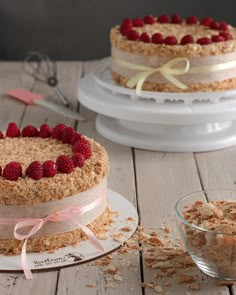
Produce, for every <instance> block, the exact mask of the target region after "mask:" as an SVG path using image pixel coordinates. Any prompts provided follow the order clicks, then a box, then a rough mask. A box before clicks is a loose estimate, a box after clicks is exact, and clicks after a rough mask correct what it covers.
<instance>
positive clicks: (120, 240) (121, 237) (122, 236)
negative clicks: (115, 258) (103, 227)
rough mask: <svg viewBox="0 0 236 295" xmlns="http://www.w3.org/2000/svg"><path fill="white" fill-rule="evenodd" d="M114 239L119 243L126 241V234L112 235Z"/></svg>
mask: <svg viewBox="0 0 236 295" xmlns="http://www.w3.org/2000/svg"><path fill="white" fill-rule="evenodd" d="M112 237H113V240H114V241H116V242H119V243H124V241H125V236H124V234H113V235H112Z"/></svg>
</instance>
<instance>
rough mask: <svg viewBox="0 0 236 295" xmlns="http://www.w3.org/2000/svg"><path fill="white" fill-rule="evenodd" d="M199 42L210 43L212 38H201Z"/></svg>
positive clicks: (202, 43)
mask: <svg viewBox="0 0 236 295" xmlns="http://www.w3.org/2000/svg"><path fill="white" fill-rule="evenodd" d="M197 43H198V44H200V45H208V44H210V43H211V38H208V37H202V38H199V39H198V40H197Z"/></svg>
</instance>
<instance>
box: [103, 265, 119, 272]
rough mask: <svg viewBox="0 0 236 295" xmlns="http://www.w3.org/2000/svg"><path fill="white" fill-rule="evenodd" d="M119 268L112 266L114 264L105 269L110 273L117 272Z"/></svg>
mask: <svg viewBox="0 0 236 295" xmlns="http://www.w3.org/2000/svg"><path fill="white" fill-rule="evenodd" d="M118 270H119V268H118V267H117V266H114V265H110V266H109V267H108V268H107V269H106V271H107V272H109V273H111V274H117V272H118Z"/></svg>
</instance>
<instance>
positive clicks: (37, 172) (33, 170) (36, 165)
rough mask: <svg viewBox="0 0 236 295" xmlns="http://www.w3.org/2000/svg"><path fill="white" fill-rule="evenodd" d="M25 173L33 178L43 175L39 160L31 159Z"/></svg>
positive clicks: (37, 178) (36, 178)
mask: <svg viewBox="0 0 236 295" xmlns="http://www.w3.org/2000/svg"><path fill="white" fill-rule="evenodd" d="M25 173H26V175H27V176H29V177H30V178H33V179H35V180H39V179H40V178H42V177H43V165H42V164H41V163H40V162H39V161H33V162H31V163H30V164H29V166H28V167H27V169H26V171H25Z"/></svg>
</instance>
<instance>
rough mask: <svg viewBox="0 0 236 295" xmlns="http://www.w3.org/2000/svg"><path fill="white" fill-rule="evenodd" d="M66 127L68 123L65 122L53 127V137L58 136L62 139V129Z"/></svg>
mask: <svg viewBox="0 0 236 295" xmlns="http://www.w3.org/2000/svg"><path fill="white" fill-rule="evenodd" d="M65 128H66V125H64V124H58V125H57V126H55V127H54V128H53V129H52V134H51V136H52V138H56V139H58V140H60V139H61V135H62V131H63V130H64V129H65Z"/></svg>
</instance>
